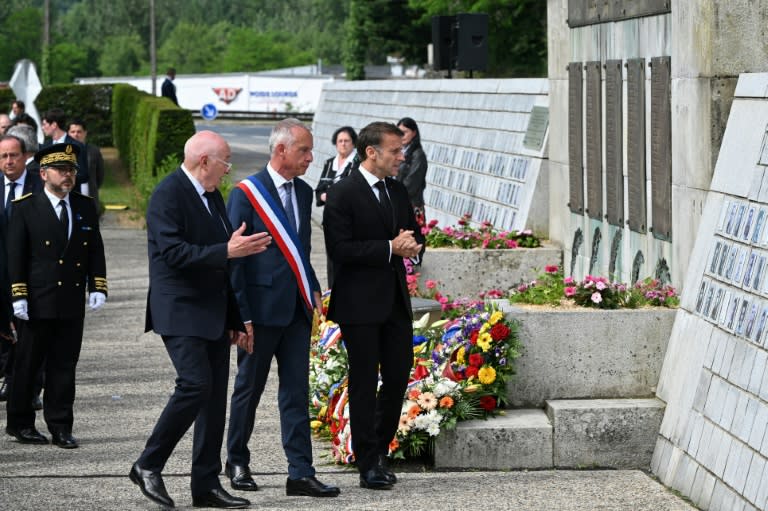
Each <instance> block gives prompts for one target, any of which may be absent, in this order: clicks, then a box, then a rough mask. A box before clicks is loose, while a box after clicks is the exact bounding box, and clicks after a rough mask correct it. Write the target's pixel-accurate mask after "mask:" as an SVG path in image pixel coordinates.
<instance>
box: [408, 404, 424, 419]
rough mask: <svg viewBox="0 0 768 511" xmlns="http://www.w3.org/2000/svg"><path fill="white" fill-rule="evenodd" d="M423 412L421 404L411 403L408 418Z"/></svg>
mask: <svg viewBox="0 0 768 511" xmlns="http://www.w3.org/2000/svg"><path fill="white" fill-rule="evenodd" d="M420 413H421V407H420V406H419V405H416V404H414V405H411V407H410V408H408V418H409V419H413V418H414V417H416V416H418V415H419V414H420Z"/></svg>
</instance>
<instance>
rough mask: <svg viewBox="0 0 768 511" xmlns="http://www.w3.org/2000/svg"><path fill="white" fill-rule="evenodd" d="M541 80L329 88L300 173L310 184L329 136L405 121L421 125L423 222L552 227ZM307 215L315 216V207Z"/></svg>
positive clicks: (331, 150) (326, 154)
mask: <svg viewBox="0 0 768 511" xmlns="http://www.w3.org/2000/svg"><path fill="white" fill-rule="evenodd" d="M548 106H549V103H548V96H547V80H546V79H525V80H502V79H462V80H459V79H451V80H448V79H443V80H386V81H360V82H334V83H328V84H326V85H325V86H324V87H323V93H322V95H321V99H320V105H319V107H318V109H317V112H316V113H315V117H314V122H313V133H314V136H315V149H314V154H315V160H314V161H313V163H312V165H311V167H310V169H309V171H308V172H307V175H306V180H307V182H308V183H310V185H312V186H316V184H317V180H318V179H319V177H320V174H321V172H322V167H323V163H324V162H325V160H326V159H328V158H330V157H332V156H334V155H335V147H334V146H333V145H332V144H331V135H332V134H333V132H334V130H335V129H336V128H338V127H340V126H345V125H348V126H352V127H353V128H355V130H357V131H358V132H359V131H360V129H362V128H363V127H364V126H365V125H367V124H368V123H370V122H373V121H389V122H393V123H396V122H397V121H398V120H399V119H401V118H403V117H411V118H413V119H414V120H415V121H416V122H417V123H418V125H419V132H420V134H421V142H422V146H423V148H424V152H425V153H426V156H427V160H428V163H429V169H428V171H427V188H426V190H425V192H424V200H425V202H426V208H425V209H426V218H427V219H428V220H431V219H436V220H438V222H439V224H440V225H441V226H448V225H456V222H457V220H458V219H459V218H461V217H462V215H464V214H465V213H470V214H471V215H472V221H473V222H475V223H478V224H479V223H480V222H482V221H485V220H487V221H489V222H491V223H492V224H493V225H494V226H495V227H497V228H499V229H517V230H521V229H524V228H531V229H533V230H534V231H535V232H537V233H539V234H541V235H543V236H545V237H546V236H547V233H548V228H549V217H548V214H549V209H548V202H547V201H548V175H547V165H546V163H547V160H546V158H547V156H546V153H547V134H548V125H549V109H548ZM313 217H314V218H316V219H318V220H319V219H321V218H322V208H315V210H314V211H313Z"/></svg>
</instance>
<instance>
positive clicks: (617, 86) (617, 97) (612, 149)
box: [605, 60, 624, 227]
mask: <svg viewBox="0 0 768 511" xmlns="http://www.w3.org/2000/svg"><path fill="white" fill-rule="evenodd" d="M621 64H622V62H621V60H609V61H607V62H606V63H605V192H606V197H605V217H606V219H607V220H608V223H609V224H611V225H617V226H619V227H623V226H624V165H623V163H622V160H623V156H624V152H623V150H622V149H623V147H624V143H623V141H624V132H623V130H622V115H623V113H622V79H621Z"/></svg>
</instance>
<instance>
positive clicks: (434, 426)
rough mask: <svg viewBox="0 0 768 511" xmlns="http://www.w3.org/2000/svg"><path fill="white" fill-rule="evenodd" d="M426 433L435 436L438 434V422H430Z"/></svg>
mask: <svg viewBox="0 0 768 511" xmlns="http://www.w3.org/2000/svg"><path fill="white" fill-rule="evenodd" d="M427 433H429V436H437V435H439V434H440V426H439V425H438V424H430V425H429V426H427Z"/></svg>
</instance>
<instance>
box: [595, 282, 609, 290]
mask: <svg viewBox="0 0 768 511" xmlns="http://www.w3.org/2000/svg"><path fill="white" fill-rule="evenodd" d="M595 287H596V288H597V290H598V291H602V290H603V289H605V287H606V286H605V283H604V282H603V281H601V280H598V281H597V283H596V284H595Z"/></svg>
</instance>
